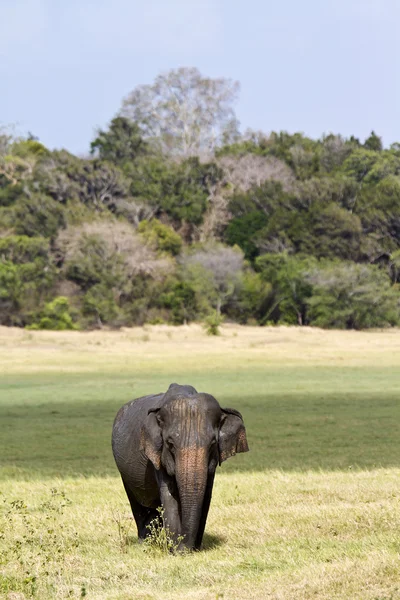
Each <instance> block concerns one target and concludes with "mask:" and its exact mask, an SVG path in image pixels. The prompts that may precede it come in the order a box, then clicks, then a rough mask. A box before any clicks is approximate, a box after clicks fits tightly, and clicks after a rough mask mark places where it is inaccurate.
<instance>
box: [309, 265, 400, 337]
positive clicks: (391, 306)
mask: <svg viewBox="0 0 400 600" xmlns="http://www.w3.org/2000/svg"><path fill="white" fill-rule="evenodd" d="M307 280H308V282H309V283H310V284H311V285H312V288H313V292H312V296H311V297H310V298H309V299H308V301H307V302H308V305H309V318H310V323H311V324H312V325H316V326H317V327H328V328H330V327H334V328H337V329H365V328H367V327H387V326H389V325H396V324H398V322H399V317H400V298H399V294H398V292H397V291H396V290H395V289H394V288H393V287H392V286H391V282H390V279H389V277H388V275H387V274H386V273H385V272H384V271H381V270H380V269H379V268H378V267H377V266H375V265H357V264H354V263H339V262H334V263H326V264H325V265H321V266H320V267H318V268H315V269H314V270H313V271H312V272H310V273H309V274H308V276H307Z"/></svg>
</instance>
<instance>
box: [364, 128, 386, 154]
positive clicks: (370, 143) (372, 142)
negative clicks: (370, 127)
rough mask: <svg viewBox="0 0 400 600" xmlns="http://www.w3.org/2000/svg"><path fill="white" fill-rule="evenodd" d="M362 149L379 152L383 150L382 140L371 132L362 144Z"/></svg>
mask: <svg viewBox="0 0 400 600" xmlns="http://www.w3.org/2000/svg"><path fill="white" fill-rule="evenodd" d="M364 148H367V150H374V151H375V152H380V151H381V150H382V149H383V144H382V138H380V137H379V136H378V135H376V133H375V131H371V135H370V136H369V138H367V139H366V140H365V142H364Z"/></svg>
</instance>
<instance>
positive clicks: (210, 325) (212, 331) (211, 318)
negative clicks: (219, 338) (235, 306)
mask: <svg viewBox="0 0 400 600" xmlns="http://www.w3.org/2000/svg"><path fill="white" fill-rule="evenodd" d="M223 321H224V317H223V316H222V315H220V314H218V313H217V312H215V313H212V314H211V315H208V317H206V318H205V319H204V328H205V330H206V334H207V335H220V330H219V327H220V325H222V323H223Z"/></svg>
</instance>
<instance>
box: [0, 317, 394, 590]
mask: <svg viewBox="0 0 400 600" xmlns="http://www.w3.org/2000/svg"><path fill="white" fill-rule="evenodd" d="M222 333H223V334H222V336H220V337H219V338H209V337H207V336H206V335H205V333H204V331H203V330H202V329H201V327H198V326H190V327H180V328H173V327H167V326H153V327H146V328H140V329H139V328H138V329H130V330H123V331H121V332H89V333H78V332H65V333H56V332H25V331H21V330H16V329H6V328H0V427H1V431H0V491H1V493H2V498H3V500H4V502H3V505H2V508H1V511H2V512H1V514H0V563H2V564H1V568H0V573H1V574H0V598H3V597H4V598H6V599H7V600H23V599H25V598H30V597H35V598H39V599H40V600H50V599H53V598H54V599H58V598H82V597H87V598H90V599H93V600H98V599H110V600H128V599H141V600H153V599H155V600H159V599H160V600H161V599H166V600H169V599H171V600H172V598H174V599H177V600H180V599H184V598H194V599H196V600H211V599H215V598H224V599H228V600H231V599H232V600H234V599H236V598H241V599H244V600H246V599H249V600H251V599H256V598H257V599H258V598H268V599H276V600H281V599H282V600H283V599H285V600H286V599H294V600H297V599H298V600H308V599H309V598H317V599H321V600H328V599H350V598H351V599H352V598H354V599H363V600H364V599H366V600H389V599H391V600H395V599H397V598H400V435H399V433H400V368H399V367H400V332H399V331H398V330H390V331H386V332H380V331H379V332H326V331H320V330H311V329H306V328H302V329H297V328H284V327H279V328H250V327H246V328H244V327H238V326H225V327H224V328H223V330H222ZM172 381H177V382H178V383H190V384H192V385H194V386H195V387H197V389H199V390H201V391H207V392H210V393H212V394H214V395H215V396H216V397H217V399H218V400H219V402H220V404H221V405H222V406H227V407H232V408H237V409H239V410H240V411H241V412H242V414H243V416H244V419H245V423H246V427H247V431H248V440H249V445H250V448H251V451H250V452H249V453H247V454H244V455H243V454H242V455H238V456H236V457H234V458H232V459H231V460H229V461H227V462H226V463H224V465H223V466H222V467H221V468H220V469H219V472H218V473H217V477H216V483H215V486H214V494H213V501H212V504H211V509H210V514H209V518H208V522H207V527H206V536H205V544H204V545H205V549H204V551H202V552H199V553H194V554H191V555H186V556H165V555H161V554H158V553H157V552H156V551H150V552H149V551H148V550H145V549H144V548H143V546H140V545H139V544H138V543H137V539H136V531H135V528H134V526H133V524H132V521H131V519H130V512H129V507H128V503H127V500H126V499H125V496H124V492H123V490H122V485H121V483H120V480H119V478H118V475H117V472H116V468H115V466H114V464H113V458H112V454H111V448H110V433H111V426H112V421H113V418H114V415H115V413H116V411H117V410H118V408H119V407H120V406H121V405H122V404H123V403H124V402H126V401H127V400H129V399H131V398H134V397H138V396H140V395H143V394H145V393H151V392H158V391H163V390H165V389H166V388H167V387H168V385H169V384H170V383H171V382H172Z"/></svg>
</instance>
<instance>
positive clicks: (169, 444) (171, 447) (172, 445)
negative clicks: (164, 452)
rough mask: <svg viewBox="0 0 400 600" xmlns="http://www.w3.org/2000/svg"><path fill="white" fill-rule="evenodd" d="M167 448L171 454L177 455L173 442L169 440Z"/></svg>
mask: <svg viewBox="0 0 400 600" xmlns="http://www.w3.org/2000/svg"><path fill="white" fill-rule="evenodd" d="M167 447H168V450H169V451H170V452H171V454H174V453H175V446H174V444H173V443H172V440H167Z"/></svg>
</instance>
